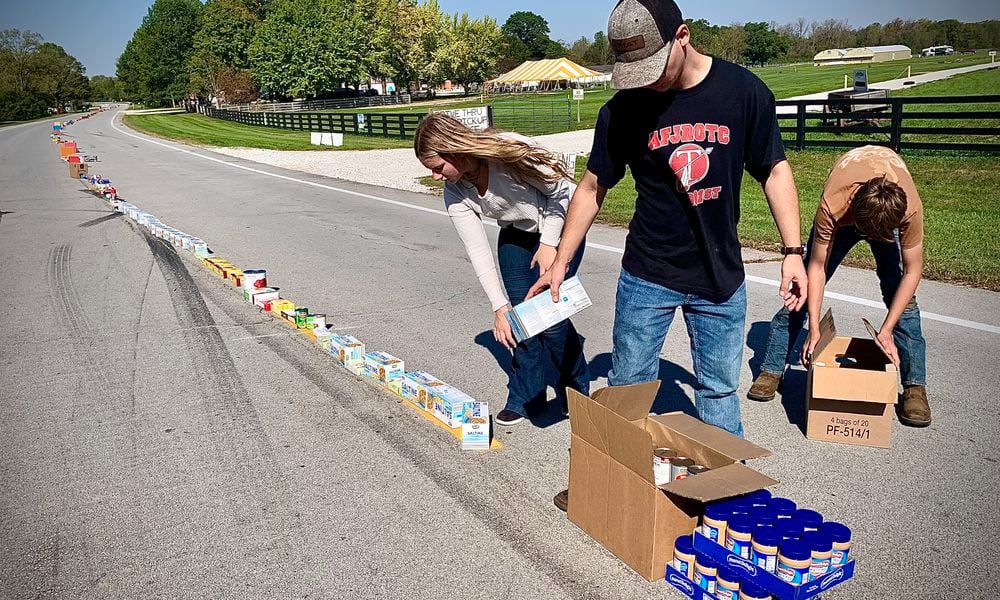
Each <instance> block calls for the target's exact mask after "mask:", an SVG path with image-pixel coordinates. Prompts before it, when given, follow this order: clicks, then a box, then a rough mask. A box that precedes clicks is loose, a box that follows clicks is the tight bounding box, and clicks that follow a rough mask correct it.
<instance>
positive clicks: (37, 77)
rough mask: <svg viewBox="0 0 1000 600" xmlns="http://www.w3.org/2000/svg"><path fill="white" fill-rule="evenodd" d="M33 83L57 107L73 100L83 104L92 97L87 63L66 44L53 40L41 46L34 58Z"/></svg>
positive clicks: (71, 102)
mask: <svg viewBox="0 0 1000 600" xmlns="http://www.w3.org/2000/svg"><path fill="white" fill-rule="evenodd" d="M32 63H33V64H34V71H35V72H34V74H33V77H32V79H33V85H32V87H33V88H34V89H35V90H37V91H38V92H39V93H40V94H42V95H44V96H45V97H46V99H47V100H48V101H49V103H50V104H51V105H52V106H54V107H56V109H57V110H60V111H61V110H62V108H63V107H64V106H65V105H66V104H68V103H70V104H74V105H77V106H79V105H80V104H81V103H82V102H85V101H86V100H87V99H89V98H90V81H89V80H88V79H87V76H86V75H84V68H83V65H82V64H80V61H78V60H77V59H76V58H74V57H72V56H70V55H69V54H66V51H65V50H63V48H62V46H58V45H56V44H52V43H49V42H45V43H43V44H42V45H41V46H39V47H38V52H36V53H35V55H34V56H33V58H32Z"/></svg>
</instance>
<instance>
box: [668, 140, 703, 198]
mask: <svg viewBox="0 0 1000 600" xmlns="http://www.w3.org/2000/svg"><path fill="white" fill-rule="evenodd" d="M711 153H712V148H709V149H708V150H705V149H704V148H702V147H701V146H699V145H698V144H684V145H682V146H678V147H677V148H676V149H675V150H674V152H673V154H671V155H670V168H671V169H673V170H674V175H675V176H676V177H677V184H678V187H679V188H680V190H681V191H684V192H689V191H691V188H692V187H693V186H694V185H695V184H696V183H698V182H699V181H701V180H702V179H704V178H705V176H706V175H708V169H709V166H710V162H709V159H708V156H709V155H710V154H711Z"/></svg>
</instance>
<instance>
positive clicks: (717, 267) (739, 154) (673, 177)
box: [587, 58, 785, 300]
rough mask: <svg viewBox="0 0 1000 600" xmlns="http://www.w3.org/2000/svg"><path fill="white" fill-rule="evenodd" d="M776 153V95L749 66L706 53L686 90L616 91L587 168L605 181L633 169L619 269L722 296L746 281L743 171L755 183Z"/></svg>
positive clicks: (780, 153) (779, 151)
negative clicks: (702, 73)
mask: <svg viewBox="0 0 1000 600" xmlns="http://www.w3.org/2000/svg"><path fill="white" fill-rule="evenodd" d="M784 159H785V150H784V146H783V145H782V142H781V132H780V130H779V129H778V120H777V117H776V114H775V108H774V94H772V93H771V90H769V89H768V88H767V86H766V85H764V82H762V81H761V80H760V79H758V78H757V77H756V76H755V75H753V74H752V73H751V72H750V71H748V70H746V69H744V68H743V67H740V66H738V65H735V64H733V63H730V62H726V61H724V60H721V59H718V58H713V59H712V67H711V69H710V70H709V72H708V75H707V76H706V77H705V79H704V80H703V81H702V82H701V83H699V84H698V85H696V86H694V87H692V88H689V89H686V90H679V91H668V92H654V91H652V90H647V89H637V90H623V91H620V92H618V93H617V94H615V95H614V97H612V98H611V100H609V101H608V102H607V104H605V105H604V107H602V108H601V112H600V115H599V116H598V118H597V127H596V131H595V134H594V147H593V150H592V151H591V153H590V160H589V162H588V163H587V169H588V170H590V171H591V172H593V173H594V174H595V175H596V176H597V181H598V183H600V185H601V186H602V187H604V188H611V187H613V186H614V185H615V184H616V183H618V182H619V181H621V179H622V177H624V176H625V167H626V165H627V166H628V167H629V168H630V169H631V170H632V176H633V177H634V178H635V191H636V194H637V198H636V204H635V214H634V215H633V217H632V222H631V224H630V225H629V235H628V240H627V241H626V243H625V255H624V257H623V258H622V267H623V268H624V269H625V270H626V271H628V272H629V273H631V274H632V275H635V276H636V277H639V278H641V279H645V280H646V281H650V282H652V283H656V284H658V285H662V286H664V287H668V288H670V289H672V290H675V291H677V292H681V293H685V294H697V295H699V296H703V297H707V298H709V299H713V300H723V299H726V298H728V297H729V296H730V295H732V293H733V292H734V291H736V289H737V288H739V286H740V284H742V283H743V279H744V273H743V260H742V257H741V255H740V241H739V237H738V235H737V232H736V224H737V223H738V222H739V220H740V204H739V198H740V183H741V182H742V180H743V170H744V169H746V170H747V171H748V172H749V173H750V174H751V175H752V176H753V177H754V178H755V179H757V180H758V181H761V182H763V181H765V180H766V179H767V177H768V175H769V174H770V172H771V167H772V165H774V164H775V163H777V162H781V161H782V160H784Z"/></svg>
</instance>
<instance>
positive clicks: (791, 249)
mask: <svg viewBox="0 0 1000 600" xmlns="http://www.w3.org/2000/svg"><path fill="white" fill-rule="evenodd" d="M790 254H796V255H798V256H805V254H806V247H805V246H782V247H781V255H782V256H788V255H790Z"/></svg>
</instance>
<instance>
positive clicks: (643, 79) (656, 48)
mask: <svg viewBox="0 0 1000 600" xmlns="http://www.w3.org/2000/svg"><path fill="white" fill-rule="evenodd" d="M683 22H684V18H683V17H682V16H681V9H680V8H678V7H677V4H675V3H674V2H673V0H619V2H618V5H617V6H615V9H614V10H613V11H612V12H611V17H610V18H609V19H608V39H609V40H610V41H611V48H612V50H614V52H615V68H614V71H613V72H612V74H611V84H612V85H613V86H614V87H615V88H617V89H630V88H640V87H644V86H647V85H650V84H651V83H655V82H656V80H658V79H659V78H660V75H662V74H663V69H664V67H666V65H667V60H668V59H669V58H670V49H671V48H672V47H673V45H674V36H675V35H676V34H677V28H678V27H680V26H681V23H683Z"/></svg>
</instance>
